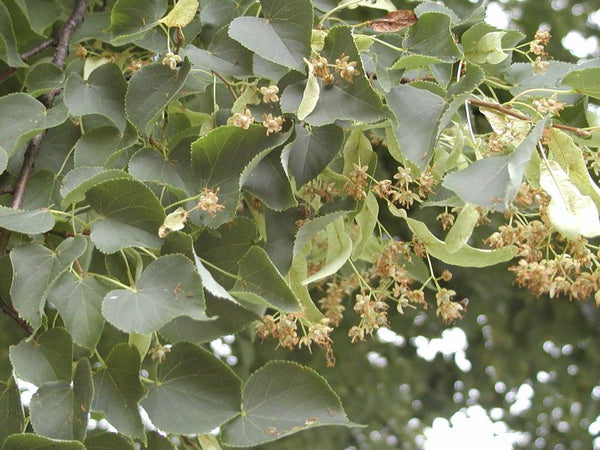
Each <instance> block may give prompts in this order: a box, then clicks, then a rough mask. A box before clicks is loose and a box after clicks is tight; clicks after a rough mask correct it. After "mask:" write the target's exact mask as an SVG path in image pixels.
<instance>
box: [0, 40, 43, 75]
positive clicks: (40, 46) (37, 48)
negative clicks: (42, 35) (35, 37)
mask: <svg viewBox="0 0 600 450" xmlns="http://www.w3.org/2000/svg"><path fill="white" fill-rule="evenodd" d="M54 42H55V40H54V39H46V40H45V41H44V42H42V43H41V44H38V45H36V46H35V47H33V48H32V49H31V50H28V51H26V52H24V53H21V54H20V55H19V56H20V57H21V59H22V60H23V61H26V60H28V59H29V58H31V57H32V56H35V55H37V54H38V53H39V52H41V51H42V50H46V49H47V48H48V47H50V46H52V45H54ZM17 69H18V68H17V67H9V68H8V70H7V71H6V72H4V73H3V74H2V75H0V83H2V82H3V81H4V80H6V79H7V78H8V77H10V76H11V75H12V74H13V73H15V72H16V71H17Z"/></svg>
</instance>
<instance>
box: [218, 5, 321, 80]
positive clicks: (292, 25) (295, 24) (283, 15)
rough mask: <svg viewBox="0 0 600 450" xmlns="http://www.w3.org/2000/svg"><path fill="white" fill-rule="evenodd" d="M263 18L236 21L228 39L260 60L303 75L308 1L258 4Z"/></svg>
mask: <svg viewBox="0 0 600 450" xmlns="http://www.w3.org/2000/svg"><path fill="white" fill-rule="evenodd" d="M260 3H261V6H262V15H263V17H249V16H246V17H238V18H236V19H234V20H233V22H231V25H229V35H230V36H231V37H232V38H233V39H235V40H236V41H238V42H239V43H240V44H242V45H243V46H244V47H246V48H248V49H249V50H250V51H252V52H254V53H257V54H258V55H260V56H262V57H263V58H265V59H267V60H269V61H272V62H274V63H277V64H280V65H283V66H286V67H289V68H290V69H295V70H297V71H299V72H304V61H303V58H307V57H309V56H310V38H311V33H312V25H313V9H312V4H311V2H310V0H296V1H294V3H293V4H292V3H290V2H289V1H287V0H260Z"/></svg>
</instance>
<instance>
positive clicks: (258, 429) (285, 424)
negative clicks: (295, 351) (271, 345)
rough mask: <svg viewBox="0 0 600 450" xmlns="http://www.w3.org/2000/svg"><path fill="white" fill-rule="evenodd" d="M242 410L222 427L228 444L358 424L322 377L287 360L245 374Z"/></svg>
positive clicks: (248, 444)
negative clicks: (317, 428) (318, 428)
mask: <svg viewBox="0 0 600 450" xmlns="http://www.w3.org/2000/svg"><path fill="white" fill-rule="evenodd" d="M241 411H242V412H241V413H240V414H239V415H238V416H237V417H236V418H235V419H233V420H232V421H231V422H229V423H228V424H227V425H226V426H225V427H224V430H223V442H224V443H225V444H226V445H228V446H232V447H251V446H256V445H259V444H262V443H264V442H269V441H273V440H275V439H279V438H282V437H283V436H287V435H290V434H293V433H296V432H298V431H301V430H304V429H308V428H313V427H319V426H325V425H343V426H347V427H354V426H357V425H356V424H353V423H352V422H350V421H349V420H348V418H347V417H346V413H345V412H344V410H343V409H342V405H341V403H340V399H339V397H338V396H337V395H336V394H335V392H333V391H332V390H331V388H330V387H329V385H328V384H327V381H325V379H324V378H323V377H321V376H320V375H319V374H317V372H315V371H313V370H312V369H310V368H308V367H305V366H301V365H299V364H296V363H293V362H289V361H272V362H269V363H267V364H266V365H265V366H263V367H262V368H260V369H258V370H257V371H256V372H254V373H253V374H252V375H251V376H250V378H248V380H247V381H246V383H244V389H243V391H242V406H241Z"/></svg>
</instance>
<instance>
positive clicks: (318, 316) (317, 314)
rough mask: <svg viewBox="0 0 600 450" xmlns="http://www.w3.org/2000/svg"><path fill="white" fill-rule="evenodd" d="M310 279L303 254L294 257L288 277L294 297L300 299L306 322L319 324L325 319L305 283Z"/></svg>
mask: <svg viewBox="0 0 600 450" xmlns="http://www.w3.org/2000/svg"><path fill="white" fill-rule="evenodd" d="M307 277H308V268H307V265H306V258H305V256H304V255H303V254H302V253H301V254H299V255H296V256H295V257H294V260H293V261H292V265H291V268H290V271H289V273H288V275H287V281H288V284H289V285H290V288H291V289H292V292H293V293H294V295H296V298H297V299H298V302H299V303H300V306H301V307H302V314H303V315H304V317H305V318H306V320H308V321H310V322H312V323H319V322H320V321H321V320H322V319H324V318H325V316H324V315H323V313H322V312H321V311H320V310H319V308H317V307H316V305H315V303H314V302H313V300H312V298H311V296H310V292H309V290H308V287H307V286H306V284H304V283H303V281H304V280H306V278H307Z"/></svg>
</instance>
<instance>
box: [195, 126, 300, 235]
mask: <svg viewBox="0 0 600 450" xmlns="http://www.w3.org/2000/svg"><path fill="white" fill-rule="evenodd" d="M290 134H291V128H290V129H289V130H288V131H285V132H281V133H275V134H272V135H270V136H267V135H266V133H265V129H264V127H263V126H261V125H251V126H250V128H249V129H248V130H244V129H243V128H240V127H236V126H233V125H230V126H224V127H219V128H216V129H214V130H212V131H211V132H210V133H208V134H207V135H205V136H202V137H201V138H200V139H198V140H197V141H196V142H194V143H193V144H192V169H193V171H194V173H195V174H196V179H197V180H199V185H198V190H201V189H202V188H203V187H207V188H209V189H212V190H213V191H215V190H216V189H217V188H218V189H219V193H218V196H219V203H220V204H222V205H224V206H225V209H224V210H222V211H219V212H217V213H216V216H215V217H213V216H211V215H210V214H209V213H208V212H205V211H201V212H199V213H198V216H197V217H199V221H200V222H201V223H202V224H204V225H206V226H209V227H211V228H216V227H218V226H219V225H221V224H223V223H225V222H228V221H229V220H231V219H232V218H233V216H234V214H235V210H236V209H237V206H238V201H239V197H240V188H241V185H242V184H243V182H244V181H245V179H246V178H247V176H248V175H249V174H250V173H251V172H252V169H253V168H254V167H256V165H257V164H258V163H259V162H260V161H261V160H262V159H263V158H264V157H266V156H267V154H268V153H269V152H270V151H272V150H273V149H274V148H275V147H277V146H279V145H282V144H283V143H285V141H287V139H288V137H289V136H290ZM192 218H194V215H193V214H192Z"/></svg>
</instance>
